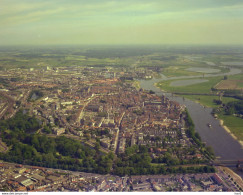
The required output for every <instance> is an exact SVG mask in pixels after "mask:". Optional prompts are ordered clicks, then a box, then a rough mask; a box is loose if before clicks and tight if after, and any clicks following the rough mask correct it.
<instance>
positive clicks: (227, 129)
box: [219, 119, 243, 148]
mask: <svg viewBox="0 0 243 195" xmlns="http://www.w3.org/2000/svg"><path fill="white" fill-rule="evenodd" d="M219 123H220V125H221V126H222V127H223V128H224V129H225V131H226V132H227V133H229V134H230V135H231V136H232V137H233V138H234V139H235V140H236V141H238V142H239V144H240V145H241V147H242V148H243V141H240V140H239V139H238V138H237V137H236V136H235V135H234V134H233V133H232V132H231V131H230V129H229V128H228V127H227V126H225V125H224V121H223V120H222V119H219Z"/></svg>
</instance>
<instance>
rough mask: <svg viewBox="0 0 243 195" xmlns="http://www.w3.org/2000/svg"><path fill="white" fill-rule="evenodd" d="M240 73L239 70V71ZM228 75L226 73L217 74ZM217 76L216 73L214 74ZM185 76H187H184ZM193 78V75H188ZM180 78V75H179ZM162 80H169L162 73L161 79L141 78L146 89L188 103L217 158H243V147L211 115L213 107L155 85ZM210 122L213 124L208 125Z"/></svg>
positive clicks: (197, 126)
mask: <svg viewBox="0 0 243 195" xmlns="http://www.w3.org/2000/svg"><path fill="white" fill-rule="evenodd" d="M233 72H234V73H235V72H236V69H233V70H231V71H230V74H232V73H233ZM237 73H239V71H237ZM219 75H226V74H217V76H219ZM214 76H215V75H214ZM183 78H185V77H183ZM186 78H191V77H186ZM177 79H178V77H177ZM161 80H168V79H166V77H164V76H163V75H162V78H161V79H155V78H153V79H151V80H139V81H140V86H141V88H143V89H146V90H153V91H154V92H155V93H156V94H157V95H159V96H161V95H165V96H166V97H168V98H169V99H170V100H173V101H176V102H178V103H180V104H184V105H186V107H187V109H188V111H189V113H190V116H191V118H192V120H193V122H194V124H195V130H196V131H197V132H198V133H199V134H200V136H201V138H202V141H203V142H206V145H208V146H211V147H212V148H213V149H214V152H215V155H216V158H218V159H219V160H232V159H234V160H238V159H243V149H242V147H241V145H240V144H239V142H238V141H237V140H235V139H234V138H233V137H232V136H231V135H230V134H229V133H227V132H226V130H225V129H224V128H223V127H222V126H221V125H220V123H219V120H217V119H215V118H214V117H213V116H212V115H211V111H212V109H211V108H204V107H203V106H202V105H200V104H198V103H195V102H193V101H191V100H188V99H183V98H182V97H179V96H172V94H171V93H164V92H162V91H161V90H160V89H159V88H157V87H155V86H154V83H157V82H159V81H161ZM208 123H210V124H211V125H212V127H211V128H209V127H208Z"/></svg>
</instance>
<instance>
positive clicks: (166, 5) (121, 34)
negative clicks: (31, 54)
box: [0, 0, 243, 45]
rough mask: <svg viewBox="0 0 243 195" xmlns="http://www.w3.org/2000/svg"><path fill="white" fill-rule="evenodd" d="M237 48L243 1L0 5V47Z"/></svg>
mask: <svg viewBox="0 0 243 195" xmlns="http://www.w3.org/2000/svg"><path fill="white" fill-rule="evenodd" d="M66 44H68V45H72V44H78V45H79V44H81V45H82V44H83V45H87V44H92V45H93V44H94V45H99V44H102V45H117V44H124V45H129V44H136V45H137V44H162V45H163V44H166V45H168V44H200V45H208V44H213V45H228V44H243V0H0V45H66Z"/></svg>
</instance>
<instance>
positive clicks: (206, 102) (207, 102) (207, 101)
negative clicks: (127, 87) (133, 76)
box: [154, 83, 243, 149]
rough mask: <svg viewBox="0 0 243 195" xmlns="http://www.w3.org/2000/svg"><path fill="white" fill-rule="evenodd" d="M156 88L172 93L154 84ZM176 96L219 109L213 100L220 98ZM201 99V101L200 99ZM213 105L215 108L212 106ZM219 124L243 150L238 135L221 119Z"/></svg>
mask: <svg viewBox="0 0 243 195" xmlns="http://www.w3.org/2000/svg"><path fill="white" fill-rule="evenodd" d="M154 86H155V87H156V88H157V89H159V90H161V91H162V92H164V93H170V92H167V91H165V90H163V89H161V88H160V87H159V86H158V83H154ZM175 96H178V97H181V98H186V99H189V100H191V101H193V102H195V103H197V104H199V105H201V106H202V107H208V108H216V107H218V105H213V99H218V96H207V97H206V98H203V97H200V96H197V95H195V97H188V95H183V96H182V95H175ZM198 98H200V100H199V99H198ZM223 100H224V101H223V102H224V103H227V102H229V101H232V100H233V98H223ZM212 105H213V106H212ZM219 123H220V125H221V126H222V128H223V129H224V130H225V131H226V132H227V133H228V134H229V135H230V136H231V137H232V138H233V139H234V140H235V141H237V142H238V143H239V144H240V146H241V148H242V149H243V141H241V140H240V139H239V138H238V137H237V136H236V135H234V133H233V131H232V130H230V128H228V127H227V126H226V125H224V120H222V119H219Z"/></svg>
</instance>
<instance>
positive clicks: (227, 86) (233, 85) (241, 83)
mask: <svg viewBox="0 0 243 195" xmlns="http://www.w3.org/2000/svg"><path fill="white" fill-rule="evenodd" d="M214 88H215V89H218V90H232V89H237V90H241V89H243V80H222V81H220V82H219V83H218V84H216V85H215V87H214Z"/></svg>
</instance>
